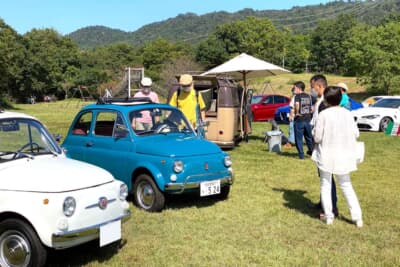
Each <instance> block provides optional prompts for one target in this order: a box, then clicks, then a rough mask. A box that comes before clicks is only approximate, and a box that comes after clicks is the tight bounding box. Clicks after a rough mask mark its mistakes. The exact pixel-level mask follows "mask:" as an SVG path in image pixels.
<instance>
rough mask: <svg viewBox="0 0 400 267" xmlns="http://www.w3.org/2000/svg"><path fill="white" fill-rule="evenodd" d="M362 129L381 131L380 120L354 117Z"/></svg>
mask: <svg viewBox="0 0 400 267" xmlns="http://www.w3.org/2000/svg"><path fill="white" fill-rule="evenodd" d="M354 120H355V122H356V123H357V127H358V129H360V130H366V131H379V120H368V119H364V118H357V117H355V118H354Z"/></svg>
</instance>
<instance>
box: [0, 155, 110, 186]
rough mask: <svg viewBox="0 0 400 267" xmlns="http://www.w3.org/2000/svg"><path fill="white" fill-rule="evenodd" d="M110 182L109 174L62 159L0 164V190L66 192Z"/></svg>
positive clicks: (43, 158)
mask: <svg viewBox="0 0 400 267" xmlns="http://www.w3.org/2000/svg"><path fill="white" fill-rule="evenodd" d="M113 180H114V178H113V176H112V175H111V174H110V173H109V172H107V171H105V170H103V169H101V168H99V167H96V166H94V165H90V164H87V163H84V162H80V161H77V160H73V159H68V158H66V157H65V156H63V155H60V156H53V155H51V156H50V155H45V156H36V157H35V158H34V159H28V158H22V159H18V160H14V161H10V162H6V163H2V164H0V190H16V191H30V192H65V191H73V190H77V189H82V188H88V187H93V186H96V185H100V184H104V183H107V182H111V181H113Z"/></svg>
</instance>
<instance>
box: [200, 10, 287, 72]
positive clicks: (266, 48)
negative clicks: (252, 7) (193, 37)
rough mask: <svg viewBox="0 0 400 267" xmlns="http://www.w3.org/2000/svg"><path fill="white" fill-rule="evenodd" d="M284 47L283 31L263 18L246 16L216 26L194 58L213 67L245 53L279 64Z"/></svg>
mask: <svg viewBox="0 0 400 267" xmlns="http://www.w3.org/2000/svg"><path fill="white" fill-rule="evenodd" d="M284 47H285V34H284V33H283V32H281V31H279V30H277V29H276V28H275V27H274V25H273V24H272V22H271V21H270V20H268V19H264V18H255V17H248V18H247V19H245V20H242V21H235V22H230V23H226V24H223V25H221V26H219V27H217V29H216V31H215V32H214V33H213V34H212V35H211V36H210V37H209V38H208V39H207V40H206V41H204V42H202V43H201V44H200V45H199V47H198V49H197V52H196V59H197V60H198V61H199V62H201V63H202V64H204V65H205V66H207V67H214V66H216V65H219V64H221V63H223V62H224V61H226V60H227V59H229V58H231V57H233V56H235V55H237V54H240V53H242V52H245V53H248V54H250V55H253V56H255V57H258V58H261V59H263V60H266V61H269V62H271V63H274V64H280V63H281V60H282V56H283V53H284Z"/></svg>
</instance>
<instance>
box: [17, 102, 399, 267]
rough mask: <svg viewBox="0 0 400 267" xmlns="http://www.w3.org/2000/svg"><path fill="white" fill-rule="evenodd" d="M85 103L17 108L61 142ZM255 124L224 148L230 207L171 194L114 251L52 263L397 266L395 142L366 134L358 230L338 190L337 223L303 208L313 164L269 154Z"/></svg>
mask: <svg viewBox="0 0 400 267" xmlns="http://www.w3.org/2000/svg"><path fill="white" fill-rule="evenodd" d="M83 104H85V103H83V102H76V101H63V102H57V103H50V104H48V103H44V104H36V105H17V106H16V108H17V109H19V110H20V111H21V112H25V113H28V114H31V115H34V116H36V117H37V118H39V119H40V120H42V121H43V122H45V123H46V124H47V126H48V127H49V129H50V131H51V132H53V133H61V134H62V135H63V136H65V134H66V131H67V128H68V127H69V124H70V122H71V120H72V118H73V116H74V115H75V113H76V112H77V111H78V110H79V108H80V106H81V105H83ZM253 126H254V128H253V133H252V135H251V136H250V140H249V143H242V144H241V145H240V146H239V147H237V148H235V149H234V150H231V151H228V152H229V154H230V155H231V156H232V158H233V167H234V171H235V184H234V185H233V187H232V190H231V194H230V197H229V199H228V200H225V201H219V202H218V201H214V200H212V199H200V198H198V197H196V196H182V197H174V198H173V199H171V200H170V201H169V202H168V204H167V207H166V209H165V210H164V211H163V212H161V213H146V212H143V211H141V210H138V209H137V208H136V207H134V206H132V209H131V210H132V217H131V219H130V220H129V221H128V222H127V223H126V224H124V225H123V239H124V243H123V246H122V247H121V248H120V249H119V250H118V251H116V250H115V249H113V248H110V247H108V248H102V249H98V248H96V246H94V245H93V244H89V245H84V246H80V247H79V248H74V249H70V250H66V251H59V252H52V253H50V256H49V257H50V258H49V266H107V267H108V266H321V265H322V266H400V256H399V251H400V241H399V240H400V224H399V222H400V215H399V212H398V208H399V207H400V198H399V197H398V191H399V188H400V184H399V177H400V175H399V165H400V164H399V163H400V153H399V151H400V138H399V137H390V136H385V135H384V134H383V133H369V132H362V133H361V138H360V139H361V140H362V141H364V142H365V143H366V158H365V161H364V163H362V164H361V165H360V166H359V170H358V171H357V172H354V173H352V175H351V178H352V182H353V186H354V187H355V190H356V193H357V195H358V197H359V200H360V204H361V208H362V211H363V215H364V227H363V228H361V229H358V228H356V227H355V225H353V224H351V223H350V222H349V219H350V214H349V211H348V210H347V205H346V203H345V201H344V198H343V195H342V193H341V191H340V189H339V195H338V196H339V210H340V213H341V215H340V218H339V219H338V220H335V222H334V224H333V225H330V226H327V225H324V224H323V223H322V222H321V221H320V220H319V219H318V218H317V215H318V214H317V212H314V211H311V210H309V209H308V208H307V204H308V203H310V202H316V201H318V199H319V180H318V178H317V172H316V167H315V165H314V163H313V162H312V161H311V160H310V159H309V158H307V159H306V160H304V161H301V160H298V159H297V154H296V150H295V148H290V149H283V151H282V153H280V154H276V153H272V152H268V151H267V147H266V144H265V143H263V139H264V137H263V135H262V132H263V131H267V130H270V128H271V126H270V124H269V123H255V124H254V125H253ZM282 128H283V129H284V130H285V132H287V126H286V125H284V126H282Z"/></svg>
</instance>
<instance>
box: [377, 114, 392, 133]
mask: <svg viewBox="0 0 400 267" xmlns="http://www.w3.org/2000/svg"><path fill="white" fill-rule="evenodd" d="M390 122H393V120H392V118H390V117H383V118H382V119H381V121H380V122H379V131H381V132H384V131H386V128H387V127H388V125H389V123H390Z"/></svg>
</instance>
